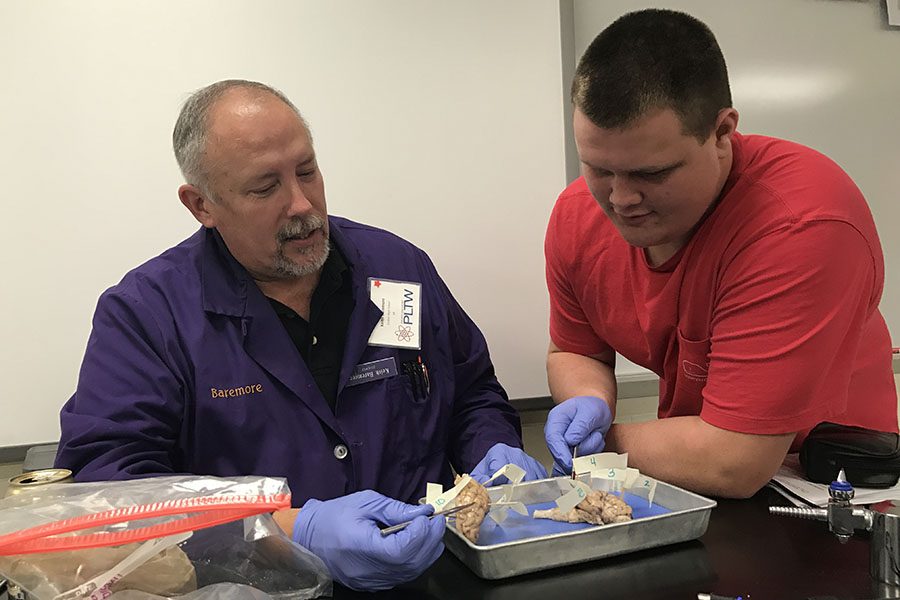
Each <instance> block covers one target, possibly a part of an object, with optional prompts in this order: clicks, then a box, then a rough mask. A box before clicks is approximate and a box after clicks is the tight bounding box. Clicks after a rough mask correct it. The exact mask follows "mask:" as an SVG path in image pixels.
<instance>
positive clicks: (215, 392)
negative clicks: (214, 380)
mask: <svg viewBox="0 0 900 600" xmlns="http://www.w3.org/2000/svg"><path fill="white" fill-rule="evenodd" d="M209 391H210V394H211V395H212V397H213V398H237V397H238V396H247V395H249V394H259V393H260V392H262V391H263V386H262V384H261V383H257V384H255V385H244V386H240V387H233V388H225V389H217V388H209Z"/></svg>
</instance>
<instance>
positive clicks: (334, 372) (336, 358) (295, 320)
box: [269, 244, 353, 410]
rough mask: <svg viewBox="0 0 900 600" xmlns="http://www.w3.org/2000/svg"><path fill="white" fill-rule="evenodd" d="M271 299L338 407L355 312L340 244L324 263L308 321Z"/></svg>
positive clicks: (318, 381) (332, 403) (324, 392)
mask: <svg viewBox="0 0 900 600" xmlns="http://www.w3.org/2000/svg"><path fill="white" fill-rule="evenodd" d="M269 302H270V303H271V304H272V307H273V308H274V309H275V313H276V314H277V315H278V318H279V319H281V323H282V324H283V325H284V328H285V329H287V332H288V335H289V336H291V341H292V342H294V346H296V347H297V350H298V351H299V352H300V356H301V357H302V358H303V362H305V363H306V366H307V367H308V368H309V371H310V373H312V376H313V379H315V380H316V385H317V386H319V390H320V391H321V392H322V395H323V396H325V400H327V401H328V405H329V406H331V410H334V407H335V403H336V402H337V387H338V377H340V373H341V361H342V360H343V357H344V344H345V342H346V339H347V327H348V325H349V323H350V314H351V313H352V312H353V295H352V293H351V284H350V269H349V268H348V267H347V263H346V262H345V261H344V257H343V256H342V255H341V252H340V250H338V248H337V246H335V245H334V244H332V245H331V251H330V252H329V253H328V259H327V260H326V261H325V264H324V265H323V266H322V274H321V275H320V277H319V284H318V285H317V286H316V289H315V290H314V291H313V295H312V299H311V300H310V307H309V321H308V322H307V321H306V319H304V318H303V317H301V316H300V315H298V314H297V313H296V312H295V311H294V310H293V309H292V308H290V307H288V306H285V305H284V304H282V303H281V302H279V301H277V300H274V299H272V298H269Z"/></svg>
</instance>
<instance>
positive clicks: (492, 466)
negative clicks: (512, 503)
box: [469, 443, 547, 483]
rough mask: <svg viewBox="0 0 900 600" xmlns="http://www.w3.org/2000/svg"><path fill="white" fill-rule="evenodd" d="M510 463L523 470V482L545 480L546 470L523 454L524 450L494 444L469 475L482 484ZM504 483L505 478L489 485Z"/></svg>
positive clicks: (499, 478)
mask: <svg viewBox="0 0 900 600" xmlns="http://www.w3.org/2000/svg"><path fill="white" fill-rule="evenodd" d="M508 463H512V464H514V465H516V466H518V467H522V468H523V469H525V481H531V480H533V479H546V477H547V469H545V468H544V466H543V465H542V464H541V463H539V462H538V461H536V460H535V459H533V458H531V457H530V456H528V455H527V454H525V451H524V450H520V449H519V448H513V447H512V446H507V445H506V444H502V443H499V444H494V445H493V446H491V449H490V450H488V451H487V453H486V454H485V455H484V458H482V459H481V462H479V463H478V464H477V465H475V468H474V469H472V472H471V473H469V475H470V476H471V477H472V479H474V480H475V481H477V482H478V483H484V482H485V481H487V480H488V478H490V476H491V475H493V474H494V473H495V472H497V469H499V468H500V467H502V466H503V465H505V464H508ZM504 481H506V478H505V477H498V478H497V479H495V480H494V481H492V482H491V483H502V482H504Z"/></svg>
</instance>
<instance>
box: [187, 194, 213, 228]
mask: <svg viewBox="0 0 900 600" xmlns="http://www.w3.org/2000/svg"><path fill="white" fill-rule="evenodd" d="M178 198H179V199H180V200H181V203H182V204H184V206H185V207H186V208H187V209H188V210H189V211H191V214H192V215H194V218H195V219H197V221H199V222H200V224H201V225H203V226H204V227H206V228H209V229H211V228H213V227H215V226H216V218H215V215H213V214H212V213H211V212H210V211H209V208H208V205H209V204H212V200H210V199H209V197H208V196H207V194H206V193H205V192H204V191H202V190H201V189H200V188H199V187H197V186H196V185H193V184H190V183H185V184H184V185H182V186H181V187H179V188H178Z"/></svg>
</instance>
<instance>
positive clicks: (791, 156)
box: [545, 135, 897, 449]
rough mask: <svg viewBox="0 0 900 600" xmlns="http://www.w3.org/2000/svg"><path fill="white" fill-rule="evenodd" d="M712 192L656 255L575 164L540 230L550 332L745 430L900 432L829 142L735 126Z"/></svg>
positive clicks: (877, 280)
mask: <svg viewBox="0 0 900 600" xmlns="http://www.w3.org/2000/svg"><path fill="white" fill-rule="evenodd" d="M733 147H734V162H733V166H732V170H731V174H730V176H729V178H728V181H727V182H726V184H725V188H724V189H723V192H722V195H721V198H720V201H719V203H718V205H717V206H716V207H715V209H714V210H713V211H712V213H711V214H710V215H709V216H708V217H707V218H706V220H705V222H703V223H702V224H701V225H700V227H699V228H698V229H697V231H696V232H695V234H694V235H693V237H692V238H691V240H690V241H689V242H688V243H687V244H686V245H685V246H684V248H682V249H681V250H680V251H679V252H678V253H677V254H676V255H675V256H673V257H672V258H671V259H670V260H669V261H667V262H666V263H665V264H663V265H661V266H659V267H656V268H654V267H651V266H649V264H648V263H647V260H646V258H645V255H644V251H643V249H641V248H637V247H634V246H631V245H629V244H628V243H627V242H626V241H625V240H624V239H623V238H622V236H621V235H620V234H619V232H618V231H617V230H616V228H615V226H614V225H613V224H612V222H610V220H609V219H608V218H607V217H606V215H605V214H604V213H603V211H602V210H601V208H600V206H599V204H598V203H597V202H596V201H595V200H594V198H593V197H592V196H591V193H590V191H589V190H588V188H587V185H586V184H585V182H584V179H582V178H579V179H578V180H576V181H575V182H574V183H572V184H571V185H570V186H569V187H568V188H566V190H565V191H564V192H563V193H562V195H560V197H559V200H558V201H557V203H556V206H555V207H554V209H553V214H552V216H551V217H550V224H549V226H548V229H547V238H546V241H545V254H546V259H547V285H548V288H549V291H550V305H551V308H550V337H551V339H552V340H553V343H554V344H556V346H558V347H559V348H560V349H561V350H564V351H568V352H576V353H579V354H600V353H609V352H611V350H615V351H616V352H618V353H619V354H621V355H622V356H624V357H625V358H627V359H628V360H630V361H632V362H634V363H636V364H638V365H641V366H643V367H646V368H648V369H650V370H651V371H653V372H655V373H656V374H657V375H659V377H660V386H659V388H660V389H659V392H660V393H659V417H660V418H663V417H674V416H680V415H700V417H701V418H702V419H703V420H704V421H706V422H707V423H710V424H712V425H715V426H716V427H720V428H722V429H728V430H731V431H738V432H743V433H756V434H779V433H790V432H798V436H797V437H796V438H795V441H794V448H795V449H796V448H797V447H798V446H799V444H800V443H801V442H802V440H803V439H804V438H805V437H806V434H807V433H808V431H809V430H810V429H811V428H813V427H814V426H815V425H817V424H818V423H820V422H822V421H832V422H837V423H842V424H845V425H856V426H859V427H867V428H870V429H876V430H881V431H893V432H896V431H897V392H896V390H895V386H894V377H893V372H892V368H891V343H890V337H889V334H888V330H887V325H886V324H885V322H884V318H883V317H882V315H881V313H880V312H879V310H878V303H879V301H880V299H881V292H882V288H883V286H884V259H883V256H882V251H881V243H880V242H879V240H878V234H877V232H876V230H875V223H874V221H873V220H872V215H871V213H870V211H869V208H868V206H867V205H866V202H865V199H864V198H863V196H862V193H861V192H860V191H859V189H858V188H857V187H856V185H855V184H854V183H853V181H852V180H851V179H850V178H849V177H848V176H847V174H846V173H844V172H843V171H842V170H841V169H840V167H838V166H837V165H836V164H835V163H834V162H832V161H831V160H830V159H828V158H827V157H825V156H823V155H822V154H819V153H818V152H815V151H814V150H811V149H809V148H806V147H804V146H801V145H799V144H794V143H792V142H787V141H784V140H778V139H774V138H767V137H762V136H742V135H735V137H734V140H733Z"/></svg>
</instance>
